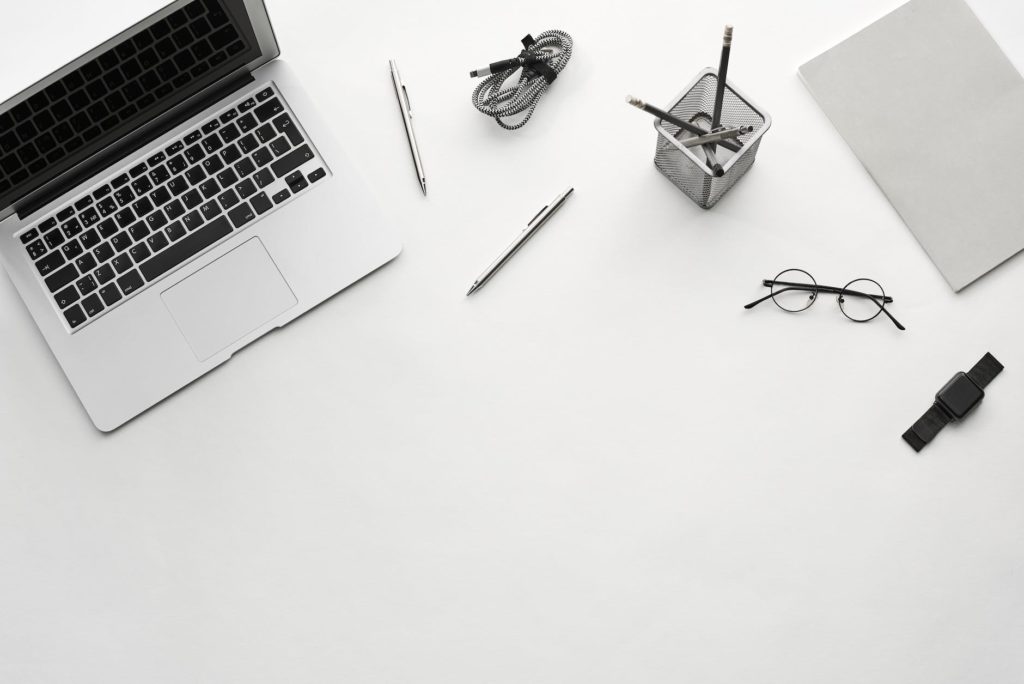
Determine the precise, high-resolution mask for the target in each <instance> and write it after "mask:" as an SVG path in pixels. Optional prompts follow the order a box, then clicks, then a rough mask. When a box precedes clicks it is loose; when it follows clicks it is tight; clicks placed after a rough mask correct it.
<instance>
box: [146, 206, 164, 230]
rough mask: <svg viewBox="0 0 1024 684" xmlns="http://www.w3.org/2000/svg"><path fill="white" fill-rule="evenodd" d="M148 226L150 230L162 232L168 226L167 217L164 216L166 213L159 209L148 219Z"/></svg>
mask: <svg viewBox="0 0 1024 684" xmlns="http://www.w3.org/2000/svg"><path fill="white" fill-rule="evenodd" d="M146 225H147V226H149V229H150V230H160V229H161V228H163V227H164V226H166V225H167V217H166V216H164V212H162V211H160V210H159V209H157V210H156V211H154V212H153V213H152V214H150V215H149V216H147V217H146Z"/></svg>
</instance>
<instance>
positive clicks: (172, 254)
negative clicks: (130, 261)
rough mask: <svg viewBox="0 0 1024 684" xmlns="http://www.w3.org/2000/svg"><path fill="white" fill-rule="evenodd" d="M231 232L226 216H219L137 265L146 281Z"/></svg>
mask: <svg viewBox="0 0 1024 684" xmlns="http://www.w3.org/2000/svg"><path fill="white" fill-rule="evenodd" d="M230 234H231V224H230V223H228V219H227V217H226V216H220V217H218V218H216V219H215V220H213V221H211V222H210V223H208V224H206V225H205V226H203V227H202V228H200V229H199V230H197V231H196V232H194V233H191V234H190V235H188V236H187V237H185V238H183V239H182V240H179V241H178V242H175V243H174V244H172V245H171V246H170V247H168V248H167V249H165V250H163V251H162V252H160V253H158V254H157V255H156V256H154V257H153V258H152V259H150V260H149V261H147V262H145V263H143V264H142V265H141V266H139V270H140V271H142V275H143V276H145V278H146V280H147V281H151V280H153V279H155V278H159V277H160V276H162V275H163V274H164V273H167V272H168V271H170V270H171V269H172V268H174V267H175V266H177V265H179V264H181V263H182V262H184V261H186V260H187V259H190V258H191V257H193V256H195V255H196V254H198V253H199V252H201V251H203V250H204V249H206V248H207V247H209V246H210V245H212V244H214V243H215V242H217V241H219V240H220V239H222V238H224V237H225V236H227V235H230Z"/></svg>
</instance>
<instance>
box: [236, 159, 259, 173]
mask: <svg viewBox="0 0 1024 684" xmlns="http://www.w3.org/2000/svg"><path fill="white" fill-rule="evenodd" d="M255 170H256V164H254V163H253V161H252V159H249V158H246V159H243V160H242V161H240V162H238V163H237V164H235V173H237V174H238V177H239V178H245V177H246V176H248V175H250V174H252V172H253V171H255Z"/></svg>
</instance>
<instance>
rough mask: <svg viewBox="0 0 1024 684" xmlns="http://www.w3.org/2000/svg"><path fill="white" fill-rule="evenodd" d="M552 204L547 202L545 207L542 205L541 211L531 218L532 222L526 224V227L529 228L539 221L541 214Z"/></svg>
mask: <svg viewBox="0 0 1024 684" xmlns="http://www.w3.org/2000/svg"><path fill="white" fill-rule="evenodd" d="M550 206H551V205H550V204H545V205H544V206H543V207H541V209H540V211H538V212H537V215H536V216H534V217H533V218H532V219H530V222H529V223H527V224H526V227H527V228H529V227H530V226H532V225H533V224H534V223H535V222H536V221H537V219H538V218H540V215H541V214H543V213H544V212H545V211H547V210H548V207H550Z"/></svg>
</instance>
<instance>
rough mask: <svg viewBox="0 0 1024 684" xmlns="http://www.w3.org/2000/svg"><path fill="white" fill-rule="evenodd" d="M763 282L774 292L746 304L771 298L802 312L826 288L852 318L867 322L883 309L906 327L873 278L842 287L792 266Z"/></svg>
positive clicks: (751, 304)
mask: <svg viewBox="0 0 1024 684" xmlns="http://www.w3.org/2000/svg"><path fill="white" fill-rule="evenodd" d="M762 284H763V285H764V286H765V287H768V288H771V294H769V295H768V296H766V297H762V298H761V299H758V300H757V301H754V302H751V303H750V304H747V305H746V306H745V307H743V308H745V309H752V308H754V307H755V306H757V305H758V304H760V303H761V302H764V301H767V300H769V299H771V300H772V301H773V302H775V305H776V306H778V307H779V308H780V309H782V310H783V311H788V312H790V313H799V312H801V311H806V310H807V309H809V308H811V305H812V304H814V302H816V301H817V300H818V295H819V294H821V293H823V292H824V293H828V294H834V295H836V301H837V302H838V303H839V309H840V310H841V311H842V312H843V315H844V316H846V317H847V318H849V319H850V320H851V321H855V322H857V323H867V322H868V321H870V320H873V319H875V318H877V317H878V315H879V314H882V313H884V314H885V315H886V316H888V317H889V320H891V321H892V322H893V323H894V324H895V325H896V327H897V328H899V329H900V330H906V328H904V327H903V325H902V324H901V323H900V322H899V321H897V320H896V318H895V317H894V316H893V315H892V314H891V313H889V311H888V309H886V308H885V305H886V304H892V302H893V299H892V297H889V296H887V295H886V294H885V290H883V289H882V286H881V285H880V284H879V283H878V282H877V281H875V280H872V279H870V278H857V279H855V280H851V281H850V282H848V283H847V284H846V285H844V286H843V287H832V286H830V285H819V284H818V282H817V281H816V280H815V279H814V276H812V275H811V274H810V273H808V272H807V271H805V270H803V269H800V268H789V269H786V270H785V271H783V272H782V273H780V274H778V275H777V276H775V277H774V278H772V279H771V280H764V281H762Z"/></svg>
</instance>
